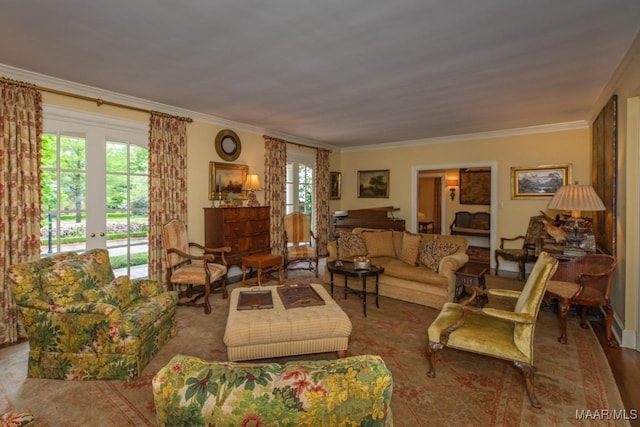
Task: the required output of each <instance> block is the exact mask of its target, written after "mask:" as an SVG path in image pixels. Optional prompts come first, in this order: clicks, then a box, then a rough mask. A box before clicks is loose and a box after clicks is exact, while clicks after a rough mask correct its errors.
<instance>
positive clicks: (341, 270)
mask: <svg viewBox="0 0 640 427" xmlns="http://www.w3.org/2000/svg"><path fill="white" fill-rule="evenodd" d="M327 269H328V270H329V272H330V273H331V296H332V297H333V274H334V273H336V274H342V275H343V276H344V298H345V299H347V294H348V293H349V292H351V293H354V294H356V295H358V296H360V297H361V298H362V311H363V313H364V317H367V294H369V293H373V294H374V295H375V296H376V307H377V308H380V305H379V303H378V297H379V289H378V288H379V283H380V274H381V273H384V268H383V267H380V266H375V265H372V266H371V268H369V269H367V270H357V269H355V268H354V266H353V262H350V261H342V265H336V262H335V261H330V262H328V263H327ZM370 276H373V277H375V278H376V290H375V292H367V277H370ZM349 277H361V278H362V291H360V290H356V289H352V288H350V287H349V284H348V280H349Z"/></svg>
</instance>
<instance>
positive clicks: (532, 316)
mask: <svg viewBox="0 0 640 427" xmlns="http://www.w3.org/2000/svg"><path fill="white" fill-rule="evenodd" d="M557 266H558V260H556V259H555V258H553V257H552V256H550V255H549V254H547V253H546V252H542V253H540V256H539V257H538V260H537V261H536V264H535V265H534V267H533V270H532V271H531V274H530V275H529V278H528V279H527V282H526V283H525V285H524V288H523V289H522V291H521V292H520V291H513V290H506V289H490V290H488V291H487V292H488V293H489V295H494V296H501V297H510V298H517V302H516V304H515V307H514V309H513V311H507V310H500V309H497V308H489V307H485V308H478V307H473V306H470V305H468V304H469V303H470V302H471V301H473V300H475V297H476V292H480V290H477V288H473V289H474V291H475V292H473V295H472V296H471V297H470V298H468V299H467V300H466V301H465V302H464V303H463V304H457V303H452V302H448V303H446V304H445V305H444V307H443V308H442V311H441V312H440V314H438V317H437V318H436V320H434V321H433V323H432V324H431V326H429V330H428V334H429V343H428V346H427V359H428V361H429V364H430V369H429V372H428V376H429V377H431V378H433V377H435V375H436V370H435V369H436V368H435V353H436V351H438V350H440V349H442V348H444V347H451V348H455V349H458V350H464V351H469V352H473V353H477V354H482V355H486V356H491V357H496V358H499V359H504V360H509V361H512V362H513V363H514V365H515V366H516V367H517V368H519V369H520V371H521V372H522V374H523V375H524V379H525V383H526V388H527V393H528V395H529V400H530V402H531V405H532V406H534V407H536V408H540V407H541V405H540V402H539V401H538V399H537V398H536V396H535V390H534V381H533V380H534V373H535V368H534V366H533V337H534V330H535V326H536V320H537V318H538V312H539V310H540V303H541V302H542V297H543V295H544V293H545V289H546V287H547V283H548V281H549V279H550V278H551V276H553V273H554V272H555V271H556V268H557Z"/></svg>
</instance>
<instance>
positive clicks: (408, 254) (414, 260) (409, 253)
mask: <svg viewBox="0 0 640 427" xmlns="http://www.w3.org/2000/svg"><path fill="white" fill-rule="evenodd" d="M421 240H422V236H421V235H419V234H413V233H409V232H408V231H405V232H404V235H403V236H402V249H401V250H400V256H399V258H400V259H401V260H402V261H404V262H406V263H407V264H409V265H417V264H418V254H419V253H420V241H421Z"/></svg>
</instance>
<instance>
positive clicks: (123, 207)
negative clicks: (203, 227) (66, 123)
mask: <svg viewBox="0 0 640 427" xmlns="http://www.w3.org/2000/svg"><path fill="white" fill-rule="evenodd" d="M148 162H149V156H148V150H147V149H146V148H144V147H139V146H136V145H133V144H128V143H122V142H107V192H106V197H107V200H106V206H107V219H106V220H107V247H108V248H109V254H110V257H111V264H112V266H113V269H114V270H115V272H116V275H119V274H126V275H129V276H130V277H132V278H137V277H147V276H148V243H149V240H148V222H149V221H148V215H149V177H148V172H147V171H148V169H149V168H148Z"/></svg>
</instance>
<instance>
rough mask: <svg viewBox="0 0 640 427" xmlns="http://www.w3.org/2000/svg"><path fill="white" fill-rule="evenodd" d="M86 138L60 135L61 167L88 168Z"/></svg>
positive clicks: (71, 168) (72, 168) (69, 168)
mask: <svg viewBox="0 0 640 427" xmlns="http://www.w3.org/2000/svg"><path fill="white" fill-rule="evenodd" d="M86 164H87V161H86V147H85V140H84V138H81V137H76V136H65V135H61V136H60V168H61V169H68V170H85V169H86Z"/></svg>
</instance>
